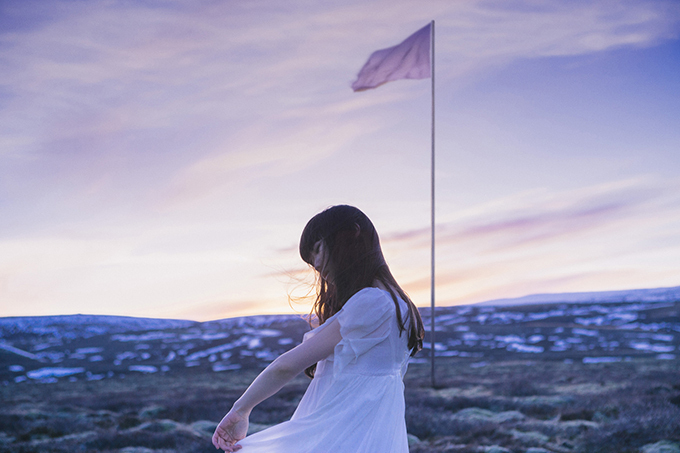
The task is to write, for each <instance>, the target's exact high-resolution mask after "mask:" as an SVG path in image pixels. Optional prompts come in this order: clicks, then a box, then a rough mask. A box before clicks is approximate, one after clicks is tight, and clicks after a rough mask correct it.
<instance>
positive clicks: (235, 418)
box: [212, 409, 248, 452]
mask: <svg viewBox="0 0 680 453" xmlns="http://www.w3.org/2000/svg"><path fill="white" fill-rule="evenodd" d="M247 432H248V416H247V415H243V414H241V413H239V412H237V411H235V410H233V409H232V410H230V411H229V413H228V414H227V415H225V416H224V418H223V419H222V421H221V422H220V423H219V424H218V425H217V428H215V434H213V436H212V443H213V445H214V446H215V448H217V449H220V448H221V449H222V450H224V451H226V452H234V451H239V450H240V449H241V446H240V445H236V442H238V441H239V440H241V439H243V438H244V437H246V433H247Z"/></svg>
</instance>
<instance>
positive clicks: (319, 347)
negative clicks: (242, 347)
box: [213, 320, 342, 452]
mask: <svg viewBox="0 0 680 453" xmlns="http://www.w3.org/2000/svg"><path fill="white" fill-rule="evenodd" d="M341 339H342V337H341V335H340V323H339V322H338V321H337V320H333V321H331V322H330V324H329V325H327V326H324V328H323V329H321V330H320V331H319V333H317V334H316V335H314V336H313V337H311V338H309V339H308V340H307V341H304V342H302V343H301V344H299V345H298V346H296V347H294V348H293V349H291V350H290V351H288V352H286V353H284V354H282V355H281V356H279V357H278V358H277V359H276V360H274V361H273V362H272V363H271V364H270V365H269V366H268V367H267V368H265V369H264V371H262V373H260V375H259V376H257V378H255V380H254V381H253V383H252V384H250V387H248V389H247V390H246V391H245V393H243V395H242V396H241V397H240V398H239V399H238V400H237V401H236V402H235V403H234V406H233V407H232V408H231V410H230V411H229V413H228V414H227V415H225V416H224V418H223V419H222V421H221V422H220V424H219V425H217V429H215V434H213V445H215V448H221V449H223V450H224V451H226V452H232V451H237V450H239V449H240V448H241V447H240V445H234V444H235V443H236V442H238V441H239V440H241V439H243V438H244V437H245V436H246V432H247V431H248V417H249V416H250V412H251V411H252V410H253V408H254V407H255V406H257V405H258V404H259V403H261V402H262V401H264V400H266V399H267V398H269V397H270V396H272V395H273V394H275V393H276V392H278V391H279V390H281V388H282V387H283V386H284V385H285V384H286V383H287V382H288V381H290V380H291V379H293V378H294V377H295V376H297V375H298V374H299V373H301V372H302V371H304V370H305V369H306V368H307V367H309V366H311V365H313V364H315V363H317V362H318V361H320V360H323V359H325V358H326V357H328V356H329V355H331V354H332V353H333V350H334V349H335V346H336V345H337V344H338V343H339V342H340V340H341Z"/></svg>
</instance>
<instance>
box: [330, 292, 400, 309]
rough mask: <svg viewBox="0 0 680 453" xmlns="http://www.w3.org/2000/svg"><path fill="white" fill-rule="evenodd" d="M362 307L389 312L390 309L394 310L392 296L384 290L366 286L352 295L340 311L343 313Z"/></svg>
mask: <svg viewBox="0 0 680 453" xmlns="http://www.w3.org/2000/svg"><path fill="white" fill-rule="evenodd" d="M362 307H363V308H368V307H370V308H372V309H375V308H382V309H383V310H390V309H391V308H394V301H393V299H392V295H391V294H390V293H389V292H387V291H386V290H384V289H381V288H377V287H374V286H367V287H366V288H362V289H360V290H359V291H357V292H356V293H354V295H353V296H352V297H350V298H349V300H347V302H346V303H345V305H344V306H343V307H342V309H343V311H348V310H355V309H361V308H362Z"/></svg>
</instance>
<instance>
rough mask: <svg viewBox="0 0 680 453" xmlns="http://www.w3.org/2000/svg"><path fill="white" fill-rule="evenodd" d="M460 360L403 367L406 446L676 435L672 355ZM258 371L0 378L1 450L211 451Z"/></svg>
mask: <svg viewBox="0 0 680 453" xmlns="http://www.w3.org/2000/svg"><path fill="white" fill-rule="evenodd" d="M471 364H472V362H470V361H465V360H462V359H453V358H451V359H438V362H437V372H436V379H435V387H434V388H433V387H432V386H431V379H430V374H429V373H430V367H429V365H428V364H412V365H411V366H410V368H409V372H408V374H407V376H406V379H405V386H406V393H405V394H406V405H407V410H406V421H407V427H408V430H409V433H410V434H412V435H414V436H416V437H417V438H418V439H419V441H417V440H416V439H414V438H413V437H412V444H411V452H412V453H416V452H417V453H424V452H489V451H496V452H503V451H505V452H522V453H524V452H527V451H533V452H536V453H538V452H540V451H552V452H588V453H597V452H617V453H626V452H640V451H642V449H643V447H645V446H647V447H646V448H647V449H648V450H649V449H650V448H652V447H650V446H651V445H653V444H657V443H659V442H661V441H667V443H668V444H669V445H672V444H673V443H677V444H680V407H679V405H680V366H679V365H680V361H678V360H652V359H635V360H632V361H628V362H626V361H623V362H616V363H605V364H583V363H580V362H574V363H564V362H550V361H533V362H528V361H512V362H511V361H499V362H495V363H488V364H486V366H475V367H471V366H470V365H471ZM257 372H258V370H255V369H253V370H239V371H227V372H221V373H201V372H187V373H184V374H181V375H176V374H173V375H170V374H167V375H128V376H126V377H125V378H124V379H121V378H112V379H106V380H101V381H84V380H78V381H75V382H70V381H68V380H60V382H57V383H54V384H39V383H35V382H22V383H18V384H9V385H6V386H2V387H0V395H1V397H2V407H1V408H0V452H75V451H77V452H95V451H98V452H120V451H124V452H126V453H135V452H146V453H150V451H151V450H153V451H154V452H157V453H160V452H167V453H170V452H182V453H192V452H208V451H214V448H213V447H212V445H211V443H210V435H211V433H212V429H213V428H214V426H215V424H216V423H217V421H219V419H220V418H221V417H222V415H223V414H224V413H225V411H226V410H227V409H228V408H229V407H230V405H231V403H232V402H233V401H234V400H235V399H236V398H237V397H238V396H239V395H240V394H241V392H242V391H243V390H244V389H245V388H246V387H247V385H248V384H249V383H250V382H251V380H252V379H253V378H254V377H255V376H256V374H257ZM307 384H308V380H307V378H305V377H303V376H300V377H298V378H296V379H295V380H294V381H293V382H291V383H290V384H289V385H288V386H286V387H285V388H284V389H283V390H282V391H281V392H279V393H278V394H277V395H276V396H275V397H273V398H272V399H270V400H268V401H266V402H265V403H263V404H262V405H260V406H259V407H258V408H256V410H255V411H254V412H253V414H252V418H251V421H252V423H253V424H254V427H256V428H262V426H266V425H271V424H274V423H278V422H281V421H283V420H286V419H288V418H289V417H290V416H291V415H292V413H293V411H294V410H295V407H296V406H297V403H298V402H299V400H300V398H301V396H302V393H303V392H304V390H305V388H306V386H307ZM659 445H666V444H659ZM659 448H660V447H659ZM664 448H665V447H664ZM650 451H651V450H650Z"/></svg>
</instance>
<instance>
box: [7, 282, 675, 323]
mask: <svg viewBox="0 0 680 453" xmlns="http://www.w3.org/2000/svg"><path fill="white" fill-rule="evenodd" d="M660 290H675V291H678V292H680V286H675V287H663V288H636V289H630V290H613V291H593V292H571V293H544V294H526V295H524V296H519V297H513V298H502V299H492V300H486V301H481V302H474V303H471V304H456V305H437V306H436V307H435V309H437V308H442V309H446V308H451V307H461V306H487V307H497V308H508V307H516V306H524V305H541V304H545V305H551V304H572V303H622V302H631V303H633V302H634V301H628V300H624V301H620V300H617V301H612V300H601V299H600V300H598V299H597V298H596V299H595V300H592V301H584V300H561V301H554V300H552V301H551V300H546V301H536V300H531V299H535V298H538V297H547V298H550V297H554V296H572V297H573V296H583V295H595V296H597V295H600V296H604V295H610V296H611V295H612V293H629V292H645V291H647V292H653V291H660ZM672 300H677V298H676V299H672ZM668 301H671V299H665V300H663V301H658V300H657V301H653V302H654V303H656V302H659V303H662V302H668ZM494 302H497V303H499V304H498V305H494V304H493V303H494ZM511 302H518V303H517V304H512V303H511ZM310 308H311V307H310ZM418 308H419V309H421V308H424V309H426V310H429V309H430V306H429V305H428V306H419V307H418ZM308 315H309V312H295V313H267V314H260V315H242V316H230V317H226V318H218V319H207V320H202V321H201V320H196V319H188V318H163V317H153V318H149V317H140V316H129V315H116V314H95V313H62V314H58V315H37V316H1V317H0V319H7V318H31V317H62V316H63V317H72V316H93V317H100V316H103V317H113V318H136V319H160V320H167V321H188V322H197V323H203V322H214V321H224V320H228V319H239V318H248V317H258V316H274V317H277V316H299V317H301V318H304V317H306V316H308Z"/></svg>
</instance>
